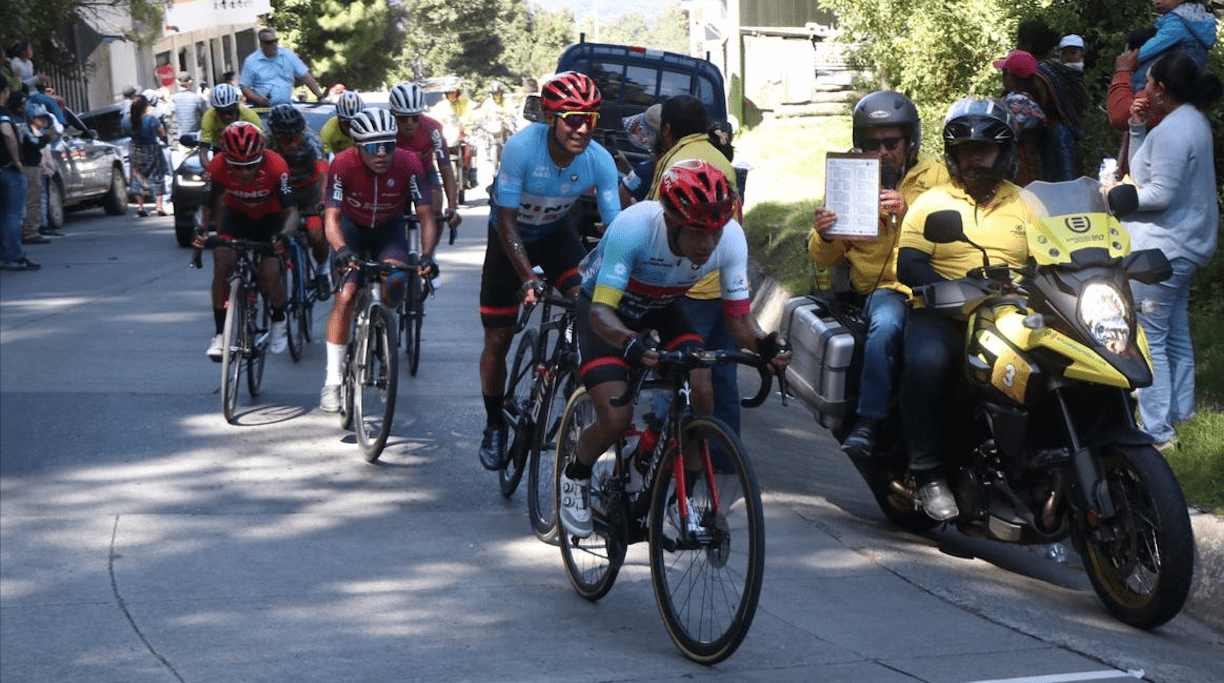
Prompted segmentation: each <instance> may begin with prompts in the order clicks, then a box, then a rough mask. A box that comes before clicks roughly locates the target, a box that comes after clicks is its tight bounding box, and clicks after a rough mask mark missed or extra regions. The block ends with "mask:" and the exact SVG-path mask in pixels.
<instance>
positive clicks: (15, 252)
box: [0, 168, 26, 261]
mask: <svg viewBox="0 0 1224 683" xmlns="http://www.w3.org/2000/svg"><path fill="white" fill-rule="evenodd" d="M25 212H26V179H25V174H23V173H22V172H21V171H14V170H12V169H8V168H3V169H0V238H3V244H2V246H3V251H2V252H0V260H3V261H20V260H21V259H23V258H25V248H24V247H22V246H21V224H22V222H23V221H25Z"/></svg>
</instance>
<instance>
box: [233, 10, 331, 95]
mask: <svg viewBox="0 0 1224 683" xmlns="http://www.w3.org/2000/svg"><path fill="white" fill-rule="evenodd" d="M258 36H259V49H258V50H256V51H255V52H252V53H251V54H250V55H248V56H247V58H246V59H245V60H243V62H242V73H241V74H239V76H238V82H239V83H241V84H242V94H243V95H246V98H247V101H248V102H250V103H251V104H252V105H254V106H256V107H271V106H274V105H277V104H288V103H290V102H292V101H293V86H294V84H295V83H296V82H297V80H298V79H302V80H303V81H305V83H306V87H308V88H310V91H311V92H313V93H314V94H315V97H317V98H319V99H320V100H321V99H323V89H322V88H320V87H319V82H318V81H316V80H315V77H314V75H313V74H311V73H310V69H309V68H307V67H306V63H305V62H303V61H302V60H301V59H299V58H298V56H297V55H295V54H294V53H293V50H290V49H289V48H287V47H280V46H279V45H278V42H279V40H278V39H277V37H276V31H275V30H274V29H271V28H263V29H260V30H259V34H258Z"/></svg>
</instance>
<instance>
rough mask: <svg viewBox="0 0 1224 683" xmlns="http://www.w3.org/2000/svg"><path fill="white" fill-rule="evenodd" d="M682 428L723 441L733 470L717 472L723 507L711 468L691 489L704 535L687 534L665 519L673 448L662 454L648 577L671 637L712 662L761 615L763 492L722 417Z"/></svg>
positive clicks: (690, 437) (687, 439) (701, 438)
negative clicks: (758, 611)
mask: <svg viewBox="0 0 1224 683" xmlns="http://www.w3.org/2000/svg"><path fill="white" fill-rule="evenodd" d="M683 430H684V437H683V438H682V439H681V442H682V443H683V444H690V443H693V442H695V441H696V442H699V443H701V444H702V446H703V447H706V446H709V445H712V444H715V443H716V444H719V445H720V446H721V447H722V450H723V452H724V453H725V454H726V456H727V460H728V461H729V465H724V467H726V468H728V469H731V470H732V471H731V472H729V473H717V474H716V475H715V477H716V483H717V489H718V491H717V498H718V501H719V505H720V510H717V511H716V510H714V504H713V501H712V496H711V494H710V486H709V484H708V483H707V482H706V479H707V476H708V475H707V474H706V473H704V472H703V473H702V474H701V475H700V477H699V479H697V480H695V481H694V484H693V485H692V486H691V487H690V488H689V489H688V491H687V492H688V495H689V499H690V500H691V501H692V502H693V510H692V512H695V513H697V514H699V515H700V517H701V526H702V529H703V532H704V533H703V534H702V535H701V537H697V538H692V537H688V536H685V537H683V538H682V537H681V534H680V532H679V531H678V529H677V527H676V526H675V525H674V524H673V522H672V521H670V520H669V519H668V517H669V514H668V506H669V503H670V501H671V498H672V496H674V492H673V490H674V482H673V479H674V474H673V466H672V463H673V460H674V458H675V451H674V450H673V451H671V452H669V453H668V454H666V455H665V456H664V458H663V461H662V463H661V465H660V467H659V470H658V475H657V476H656V478H655V481H654V488H653V490H652V496H651V505H650V535H649V545H650V579H651V584H652V585H653V587H654V594H655V602H656V603H657V605H658V607H659V614H660V615H661V616H662V618H663V625H664V627H665V628H666V629H667V634H668V636H670V637H671V639H672V642H673V643H675V645H676V647H677V648H679V650H680V651H681V652H682V653H684V656H685V657H688V658H689V659H691V660H693V661H696V662H700V663H702V664H715V663H717V662H721V661H722V660H724V659H726V658H727V657H730V656H731V655H732V654H733V653H734V652H735V650H736V649H737V648H738V647H739V646H740V644H741V643H742V642H743V640H744V636H746V635H747V633H748V629H749V627H750V626H751V625H752V619H753V617H754V616H755V615H756V608H757V601H758V600H759V599H760V595H761V581H762V576H763V573H764V569H765V523H764V519H763V511H762V507H761V492H760V489H759V488H758V486H757V480H756V474H755V473H754V471H753V469H752V463H751V462H750V461H749V460H748V458H747V457H746V456H745V455H744V449H743V446H742V444H741V443H740V440H739V439H738V438H737V437H736V436H735V434H734V433H733V432H731V430H730V428H728V427H727V426H726V424H724V423H723V422H722V421H721V420H718V419H715V418H712V417H692V418H690V419H688V420H686V421H685V423H684V427H683ZM686 464H687V463H686ZM681 524H682V525H684V523H683V522H682V523H681Z"/></svg>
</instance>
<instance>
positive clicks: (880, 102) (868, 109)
mask: <svg viewBox="0 0 1224 683" xmlns="http://www.w3.org/2000/svg"><path fill="white" fill-rule="evenodd" d="M853 125H854V131H853V139H854V146H855V147H856V148H858V149H864V148H865V147H866V142H865V138H866V136H867V131H868V130H870V129H872V128H883V127H885V126H897V127H899V128H900V129H901V130H902V131H904V133H905V139H906V140H907V141H908V143H909V146H908V147H907V148H906V150H905V170H906V171H908V170H909V169H911V168H913V167H914V164H917V163H918V150H919V148H921V147H922V119H921V118H919V116H918V108H917V107H915V106H914V103H913V102H912V101H910V98H908V97H906V96H905V95H902V94H901V93H899V92H896V91H893V90H878V91H876V92H873V93H871V94H870V95H867V96H866V97H864V98H863V99H861V100H859V101H858V103H857V104H855V105H854V114H853Z"/></svg>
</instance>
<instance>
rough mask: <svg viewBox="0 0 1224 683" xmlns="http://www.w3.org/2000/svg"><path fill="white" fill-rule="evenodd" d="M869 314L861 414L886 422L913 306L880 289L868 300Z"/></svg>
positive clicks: (864, 349)
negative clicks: (889, 399) (906, 320)
mask: <svg viewBox="0 0 1224 683" xmlns="http://www.w3.org/2000/svg"><path fill="white" fill-rule="evenodd" d="M865 312H866V314H867V319H868V325H867V343H866V344H864V345H863V374H862V375H861V378H860V380H859V400H858V414H859V417H868V418H871V419H873V420H883V419H884V418H886V417H888V398H889V396H891V395H892V388H893V378H894V377H896V376H897V374H896V373H897V361H898V359H899V358H900V357H901V342H902V339H903V338H904V335H905V316H906V314H907V313H909V304H908V303H906V299H905V295H904V294H902V293H901V292H898V291H896V290H892V289H877V290H875V291H874V292H872V293H871V295H870V296H868V297H867V307H866V310H865Z"/></svg>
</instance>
